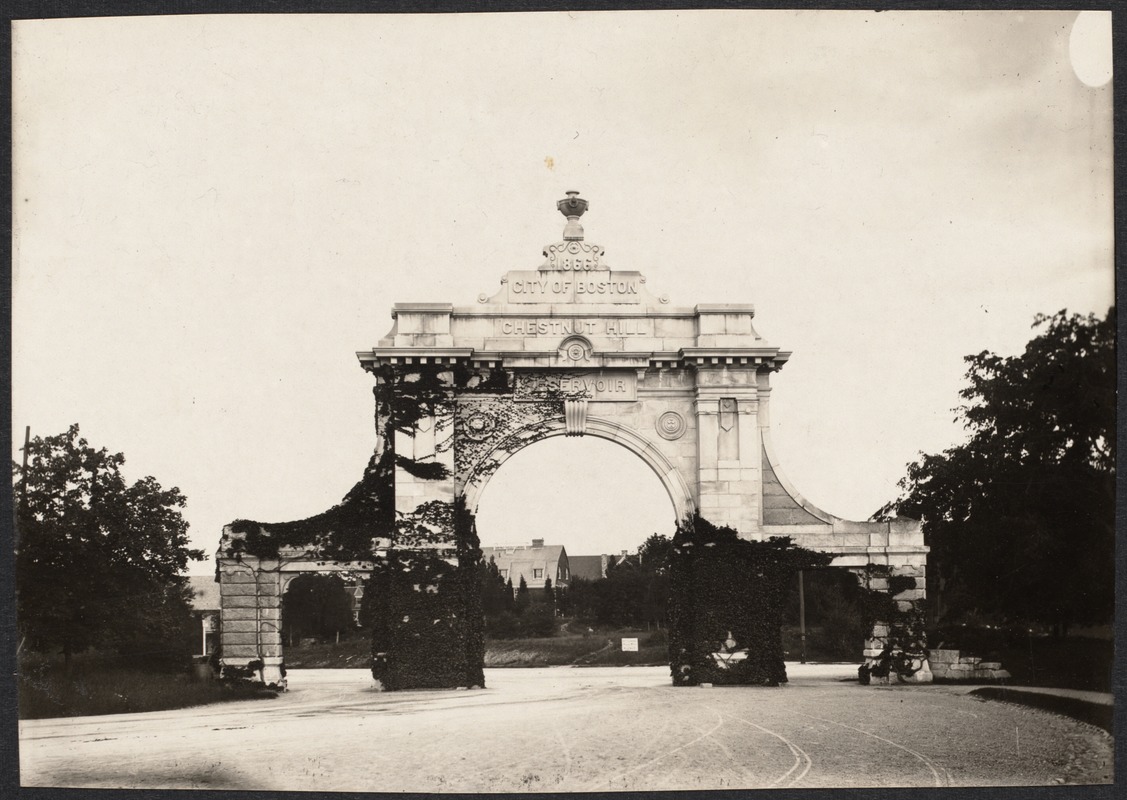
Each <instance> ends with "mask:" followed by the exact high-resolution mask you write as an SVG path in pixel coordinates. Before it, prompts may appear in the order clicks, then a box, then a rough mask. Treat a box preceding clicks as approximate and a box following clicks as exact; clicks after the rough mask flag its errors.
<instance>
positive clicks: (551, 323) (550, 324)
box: [493, 317, 654, 336]
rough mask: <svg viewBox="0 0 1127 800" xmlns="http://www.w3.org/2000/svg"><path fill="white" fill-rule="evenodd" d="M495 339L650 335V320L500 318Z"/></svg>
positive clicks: (651, 321) (651, 323) (495, 328)
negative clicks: (509, 337) (504, 337)
mask: <svg viewBox="0 0 1127 800" xmlns="http://www.w3.org/2000/svg"><path fill="white" fill-rule="evenodd" d="M493 325H494V333H495V335H498V336H568V335H571V334H579V335H581V336H653V331H654V324H653V320H652V319H643V318H640V317H639V318H634V319H499V320H494V323H493Z"/></svg>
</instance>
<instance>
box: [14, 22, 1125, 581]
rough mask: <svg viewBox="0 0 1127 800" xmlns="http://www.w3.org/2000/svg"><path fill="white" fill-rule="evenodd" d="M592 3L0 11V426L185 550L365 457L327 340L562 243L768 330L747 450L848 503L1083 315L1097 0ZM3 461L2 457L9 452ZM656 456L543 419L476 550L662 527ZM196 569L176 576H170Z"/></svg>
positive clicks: (578, 547)
mask: <svg viewBox="0 0 1127 800" xmlns="http://www.w3.org/2000/svg"><path fill="white" fill-rule="evenodd" d="M1076 20H1077V13H1076V12H1064V13H1048V12H1042V13H1017V12H1005V13H958V12H936V13H930V12H911V13H891V12H886V13H867V12H775V11H723V12H721V11H713V12H662V13H655V12H613V13H579V14H562V13H561V14H556V13H549V14H493V15H419V16H376V15H373V16H292V15H290V16H226V17H217V16H212V17H208V16H180V17H163V18H130V19H79V20H52V21H19V22H16V23H14V25H13V51H14V56H13V58H14V70H13V100H14V114H15V116H14V152H15V183H14V195H13V198H14V211H15V242H14V265H13V354H12V376H13V420H12V429H13V439H14V446H15V447H18V446H20V445H21V444H22V442H23V432H24V426H25V425H30V426H31V429H32V433H33V435H51V434H55V433H59V432H61V431H63V430H65V429H66V427H67V425H68V424H70V423H73V422H77V423H79V424H80V425H81V428H82V432H83V434H84V435H85V436H86V438H87V439H89V440H90V442H91V443H92V444H94V445H97V446H105V447H108V448H109V449H111V450H114V451H121V452H123V453H124V454H125V456H126V459H127V463H126V472H127V475H128V476H129V477H130V478H138V477H141V476H142V475H146V474H151V475H153V476H155V477H156V478H157V479H158V480H159V481H160V482H161V483H162V484H163V485H165V486H173V485H175V486H178V487H180V489H181V490H182V491H183V492H184V493H185V494H186V495H187V498H188V506H187V510H186V515H187V518H188V519H189V521H190V523H191V526H192V535H193V541H194V543H195V545H196V546H198V547H202V548H204V549H205V550H207V551H208V552H209V553H213V552H214V550H215V548H216V545H217V543H218V537H219V534H220V529H221V527H222V525H223V524H224V523H226V522H229V521H230V520H232V519H235V518H238V517H247V518H252V519H258V520H262V521H281V520H288V519H296V518H301V517H305V516H308V515H310V514H314V513H317V512H319V511H322V510H324V509H325V508H327V507H329V506H330V505H332V504H334V503H335V502H337V501H338V500H339V499H340V498H341V497H342V496H343V495H344V493H345V492H346V491H347V490H348V489H349V488H350V487H351V485H352V484H353V483H354V482H355V481H356V480H357V479H358V478H359V476H360V473H361V470H362V468H363V466H364V464H365V463H366V461H367V459H368V456H369V455H370V453H371V451H372V447H373V444H374V437H375V433H374V427H373V418H372V415H373V401H372V396H371V386H372V379H371V376H370V375H368V374H367V373H365V372H364V371H363V370H362V369H361V368H360V366H359V364H358V362H357V360H356V356H355V351H356V350H360V349H364V348H370V347H372V346H373V345H375V343H376V340H377V339H379V338H380V337H381V336H383V335H385V334H386V333H387V331H388V330H389V328H390V326H391V324H392V321H391V318H390V315H389V312H390V309H391V306H392V304H393V303H395V302H405V301H438V302H452V303H454V304H456V305H472V304H473V303H474V301H475V298H476V297H477V295H478V294H479V293H481V292H485V293H488V294H492V293H493V292H495V291H496V290H497V289H498V288H499V283H498V281H499V279H500V277H501V276H502V274H503V273H504V272H505V271H507V270H510V269H534V268H536V267H537V266H538V265H539V264H540V263H541V261H542V258H541V250H542V248H543V246H544V245H545V244H547V243H549V242H553V241H556V240H558V239H559V238H560V234H561V230H562V223H563V219H562V217H560V216H559V214H558V213H557V212H556V210H555V202H556V200H558V199H560V198H561V197H563V193H564V191H565V190H569V189H576V190H579V191H581V192H582V194H583V196H584V197H585V198H587V199H588V200H589V201H590V204H591V205H590V210H589V211H588V212H587V214H586V216H584V218H583V225H584V228H585V230H586V232H587V239H588V241H593V242H596V243H598V244H600V245H602V246H603V247H604V248H605V249H606V260H607V262H608V263H609V264H611V265H612V267H614V268H617V269H624V270H640V271H642V272H643V273H644V274H645V275H646V276H647V279H648V284H647V285H648V287H649V288H650V289H651V290H652V291H653V292H654V293H655V294H661V293H667V294H668V295H669V296H670V300H671V305H675V306H692V305H694V304H697V303H717V302H739V303H754V304H755V306H756V318H755V324H756V328H757V330H758V332H759V333H760V334H761V335H762V336H764V337H765V338H766V339H767V340H768V341H769V342H770V343H771V344H773V345H776V346H778V347H781V348H783V349H786V350H791V351H793V353H794V355H793V356H792V358H791V360H790V362H789V363H788V364H787V365H786V367H785V369H783V370H782V371H781V372H780V373H778V374H777V375H775V376H774V378H773V386H774V387H775V391H774V393H773V395H772V417H773V424H774V441H775V446H776V450H777V451H778V455H779V457H780V459H781V461H782V463H783V465H784V466H785V468H786V472H787V474H788V476H789V477H790V479H791V481H792V482H793V483H794V484H795V485H796V487H797V488H798V489H799V491H801V492H802V493H803V494H804V495H805V496H806V497H807V498H808V499H810V500H811V501H812V502H814V503H815V504H817V505H819V506H821V507H822V508H824V509H825V510H827V511H829V512H831V513H834V514H837V515H839V516H844V517H847V518H854V519H864V518H866V517H867V516H868V515H870V514H871V513H872V512H873V511H875V510H876V509H877V508H878V507H879V506H880V505H882V504H883V503H884V502H886V501H888V500H889V499H891V498H893V497H894V496H895V495H896V493H897V489H896V481H897V480H898V479H899V478H900V477H901V476H902V475H903V473H904V466H905V464H906V463H907V462H909V461H911V460H913V459H914V458H915V457H916V455H917V454H918V453H919V452H921V451H926V452H935V451H938V450H942V449H943V448H945V447H948V446H950V445H952V444H954V443H956V442H958V441H960V440H961V438H962V436H963V433H962V430H961V429H960V427H959V426H958V425H956V424H954V423H953V414H952V412H951V409H952V408H953V407H955V406H956V405H957V404H958V402H959V399H958V391H959V388H960V387H961V385H962V376H963V374H964V372H965V364H964V363H963V360H962V359H963V356H965V355H967V354H969V353H975V352H978V351H981V350H993V351H996V352H999V353H1002V354H1012V353H1016V352H1018V351H1020V350H1021V348H1022V347H1023V345H1024V343H1025V342H1026V341H1027V340H1028V339H1029V338H1030V336H1031V335H1032V331H1031V330H1030V325H1031V323H1032V321H1033V317H1034V315H1035V314H1037V313H1039V312H1044V313H1052V312H1054V311H1057V310H1059V309H1061V308H1068V309H1069V310H1070V311H1079V312H1090V311H1091V312H1096V313H1098V314H1100V315H1102V314H1103V313H1105V312H1106V311H1107V308H1108V306H1109V305H1110V304H1111V303H1112V298H1113V291H1112V288H1113V287H1112V278H1113V270H1112V230H1113V226H1112V142H1111V130H1112V127H1111V126H1112V90H1111V83H1110V82H1109V80H1108V79H1109V78H1110V71H1111V64H1110V61H1111V38H1110V15H1109V14H1102V15H1101V14H1098V13H1094V12H1086V13H1085V15H1084V17H1082V18H1081V21H1080V23H1079V24H1077V25H1075V26H1074V22H1075V21H1076ZM16 457H17V458H18V454H17V455H16ZM672 513H673V512H672V507H671V505H670V502H669V499H668V497H667V496H666V495H665V494H664V491H663V489H662V488H661V486H660V484H659V483H658V481H657V479H656V477H654V476H653V475H652V474H651V473H649V472H648V470H647V468H646V467H645V465H644V464H642V463H641V462H640V461H639V460H638V459H637V458H636V457H634V456H633V455H632V454H630V453H628V452H627V451H625V450H623V449H621V448H617V447H616V446H614V445H612V444H609V443H607V442H602V441H598V440H591V439H590V437H587V438H584V439H579V440H576V439H566V440H565V439H555V440H551V441H549V442H544V443H541V444H538V445H536V446H534V447H531V448H528V449H527V450H525V451H522V452H521V453H519V454H518V455H517V456H515V457H514V458H513V459H512V460H510V461H509V462H507V464H506V465H505V467H503V468H502V469H501V470H500V472H499V473H498V474H497V475H496V476H495V478H494V479H493V481H492V482H491V483H490V485H489V487H488V488H487V489H486V492H485V494H484V495H483V499H482V503H481V508H480V515H479V529H480V532H481V534H482V538H483V541H484V542H485V543H486V544H489V543H497V542H521V541H525V540H527V539H530V538H532V537H533V536H536V537H543V538H545V539H547V540H549V541H550V542H558V543H562V544H565V545H566V546H567V548H568V550H569V552H571V553H573V554H575V553H598V552H604V551H616V550H619V549H625V548H631V549H632V548H634V547H636V545H637V544H638V543H639V542H640V541H641V540H642V539H644V538H645V536H646V535H648V534H649V533H651V532H653V531H655V530H658V531H662V532H669V531H670V530H671V527H672ZM211 568H212V565H211V563H210V562H208V563H206V564H202V565H196V566H195V567H194V569H193V572H203V573H206V572H208V571H209V570H210V569H211Z"/></svg>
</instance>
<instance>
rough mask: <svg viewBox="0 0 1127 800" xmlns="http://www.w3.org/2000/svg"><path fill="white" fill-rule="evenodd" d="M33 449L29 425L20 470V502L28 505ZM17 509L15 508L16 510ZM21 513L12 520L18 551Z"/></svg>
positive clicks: (24, 433)
mask: <svg viewBox="0 0 1127 800" xmlns="http://www.w3.org/2000/svg"><path fill="white" fill-rule="evenodd" d="M30 449H31V426H30V425H28V426H26V427H25V428H24V430H23V469H21V470H20V502H21V503H22V504H23V505H25V506H26V505H27V451H28V450H30ZM15 511H16V509H13V512H15ZM18 520H19V514H18V513H16V519H14V520H12V523H13V524H12V548H13V549H14V550H16V551H18V550H19V549H20V526H19V524H18Z"/></svg>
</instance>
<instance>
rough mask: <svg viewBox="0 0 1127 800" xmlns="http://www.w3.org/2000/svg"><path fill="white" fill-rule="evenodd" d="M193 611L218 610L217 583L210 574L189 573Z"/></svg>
mask: <svg viewBox="0 0 1127 800" xmlns="http://www.w3.org/2000/svg"><path fill="white" fill-rule="evenodd" d="M188 586H189V588H191V590H192V610H193V611H218V610H219V583H218V582H217V581H216V580H215V578H213V577H211V576H210V575H189V576H188Z"/></svg>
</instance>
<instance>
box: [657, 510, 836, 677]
mask: <svg viewBox="0 0 1127 800" xmlns="http://www.w3.org/2000/svg"><path fill="white" fill-rule="evenodd" d="M830 558H831V557H830V556H829V555H827V554H825V553H818V552H814V551H812V550H806V549H804V548H801V547H798V546H796V545H794V544H793V542H792V541H791V540H790V539H789V538H787V537H772V538H770V539H767V540H766V541H748V540H745V539H741V538H739V536H738V534H737V533H736V531H735V530H733V529H732V528H729V527H717V526H716V525H713V524H712V523H710V522H708V520H706V519H704V518H703V517H701V516H700V515H699V514H695V515H693V516H692V517H691V518H689V519H687V520H684V521H682V522H681V523H680V524H679V525H678V526H677V532H676V534H675V535H674V537H673V546H672V554H671V556H670V597H669V656H670V669H671V671H672V675H673V683H674V685H677V686H696V685H699V684H702V683H713V684H756V685H763V686H777V685H778V684H780V683H784V682H786V680H787V675H786V667H785V665H784V664H783V648H782V623H783V603H784V600H785V597H786V591H787V587H788V586H789V584H790V582H791V579H792V576H793V575H794V573H795V572H797V571H798V570H800V569H810V568H812V567H819V566H825V565H826V564H828V563H829V561H830Z"/></svg>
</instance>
